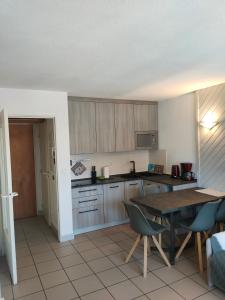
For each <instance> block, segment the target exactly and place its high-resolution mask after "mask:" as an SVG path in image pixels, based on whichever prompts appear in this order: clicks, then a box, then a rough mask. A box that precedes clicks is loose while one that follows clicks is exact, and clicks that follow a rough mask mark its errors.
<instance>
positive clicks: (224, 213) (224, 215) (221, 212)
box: [216, 200, 225, 231]
mask: <svg viewBox="0 0 225 300" xmlns="http://www.w3.org/2000/svg"><path fill="white" fill-rule="evenodd" d="M216 222H217V223H218V225H219V231H224V223H225V200H223V201H222V202H221V204H220V206H219V208H218V210H217V213H216Z"/></svg>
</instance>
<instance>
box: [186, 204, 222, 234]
mask: <svg viewBox="0 0 225 300" xmlns="http://www.w3.org/2000/svg"><path fill="white" fill-rule="evenodd" d="M220 203H221V200H218V201H213V202H208V203H206V204H204V205H203V206H202V207H201V209H200V210H199V212H198V215H197V217H196V218H195V220H194V222H193V223H192V224H191V226H190V228H191V229H192V230H193V231H206V230H209V229H211V228H212V227H213V226H214V225H215V220H216V212H217V209H218V206H219V205H220Z"/></svg>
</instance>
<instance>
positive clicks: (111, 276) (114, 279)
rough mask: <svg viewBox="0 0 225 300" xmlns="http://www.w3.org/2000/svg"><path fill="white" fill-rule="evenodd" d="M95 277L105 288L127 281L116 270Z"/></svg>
mask: <svg viewBox="0 0 225 300" xmlns="http://www.w3.org/2000/svg"><path fill="white" fill-rule="evenodd" d="M97 276H98V277H99V278H100V280H101V281H102V282H103V284H104V285H105V286H110V285H113V284H116V283H119V282H121V281H124V280H126V279H127V277H126V276H125V275H124V274H123V273H122V272H121V271H120V270H119V269H118V268H113V269H109V270H106V271H103V272H100V273H97Z"/></svg>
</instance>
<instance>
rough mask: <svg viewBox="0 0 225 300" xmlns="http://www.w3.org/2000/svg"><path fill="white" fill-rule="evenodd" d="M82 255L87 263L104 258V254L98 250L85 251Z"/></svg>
mask: <svg viewBox="0 0 225 300" xmlns="http://www.w3.org/2000/svg"><path fill="white" fill-rule="evenodd" d="M80 254H81V256H82V257H83V259H84V260H86V261H91V260H94V259H97V258H100V257H104V254H103V253H102V252H101V251H100V250H99V249H98V248H95V249H91V250H87V251H83V252H81V253H80Z"/></svg>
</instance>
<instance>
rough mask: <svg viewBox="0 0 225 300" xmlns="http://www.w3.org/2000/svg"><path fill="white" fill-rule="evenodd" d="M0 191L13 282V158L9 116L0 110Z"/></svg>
mask: <svg viewBox="0 0 225 300" xmlns="http://www.w3.org/2000/svg"><path fill="white" fill-rule="evenodd" d="M0 188H1V190H0V193H1V205H2V215H3V216H2V218H3V241H4V252H5V255H6V258H7V262H8V266H9V270H10V273H11V277H12V282H13V284H16V283H17V269H16V247H15V232H14V214H13V197H15V196H17V194H16V193H13V192H12V177H11V158H10V144H9V126H8V116H7V114H6V113H5V112H4V111H1V112H0Z"/></svg>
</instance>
